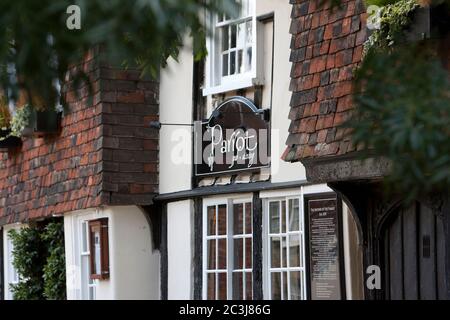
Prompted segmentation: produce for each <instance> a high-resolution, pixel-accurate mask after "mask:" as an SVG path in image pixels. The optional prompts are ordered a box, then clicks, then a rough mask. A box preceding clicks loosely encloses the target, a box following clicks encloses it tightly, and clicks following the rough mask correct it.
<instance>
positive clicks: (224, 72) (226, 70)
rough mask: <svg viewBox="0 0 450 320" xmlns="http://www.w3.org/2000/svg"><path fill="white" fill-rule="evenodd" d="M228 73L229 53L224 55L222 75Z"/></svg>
mask: <svg viewBox="0 0 450 320" xmlns="http://www.w3.org/2000/svg"><path fill="white" fill-rule="evenodd" d="M227 75H228V54H224V55H223V56H222V76H224V77H225V76H227Z"/></svg>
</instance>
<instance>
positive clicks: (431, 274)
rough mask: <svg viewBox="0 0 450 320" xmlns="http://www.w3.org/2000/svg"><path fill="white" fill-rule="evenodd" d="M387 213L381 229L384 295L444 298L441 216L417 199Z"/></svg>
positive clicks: (425, 298) (405, 297)
mask: <svg viewBox="0 0 450 320" xmlns="http://www.w3.org/2000/svg"><path fill="white" fill-rule="evenodd" d="M390 217H391V219H390V220H388V221H387V222H386V224H385V227H384V228H383V229H382V233H381V235H382V238H381V242H382V243H381V250H380V252H381V255H382V260H383V272H384V279H385V298H386V299H391V300H415V299H418V300H430V299H445V290H446V289H445V288H446V284H445V270H444V265H445V247H444V229H443V223H442V220H441V218H440V217H438V216H436V215H435V214H434V213H433V212H432V211H431V209H430V208H428V207H427V206H425V205H424V204H422V203H420V202H416V203H415V204H414V205H412V206H410V207H409V208H407V209H403V208H399V209H397V210H396V211H395V212H392V213H391V214H390Z"/></svg>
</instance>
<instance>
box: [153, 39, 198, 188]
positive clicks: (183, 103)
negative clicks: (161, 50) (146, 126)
mask: <svg viewBox="0 0 450 320" xmlns="http://www.w3.org/2000/svg"><path fill="white" fill-rule="evenodd" d="M193 63H194V60H193V55H192V49H191V46H190V44H187V45H186V46H185V47H184V48H183V49H182V50H181V52H180V55H179V57H178V62H176V61H175V60H173V59H171V58H169V60H168V65H167V67H166V68H165V69H163V70H162V71H161V82H160V109H159V110H160V116H159V117H160V122H161V123H162V124H163V126H162V127H161V130H160V138H159V139H160V143H159V146H160V147H159V158H160V159H161V161H160V163H159V190H160V193H169V192H176V191H181V190H189V189H190V188H191V171H192V149H193V147H192V128H191V127H190V126H184V124H190V123H192V82H193V76H194V74H193ZM165 123H170V124H181V125H176V126H172V125H170V126H167V125H164V124H165Z"/></svg>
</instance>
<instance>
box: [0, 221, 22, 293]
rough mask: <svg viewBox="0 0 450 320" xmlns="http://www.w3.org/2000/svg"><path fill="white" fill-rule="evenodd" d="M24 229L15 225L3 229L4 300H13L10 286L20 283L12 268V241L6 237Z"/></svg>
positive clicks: (15, 271)
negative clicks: (14, 231)
mask: <svg viewBox="0 0 450 320" xmlns="http://www.w3.org/2000/svg"><path fill="white" fill-rule="evenodd" d="M24 227H26V226H25V225H16V226H12V227H8V228H4V229H3V232H4V237H3V241H4V250H5V251H4V252H5V255H4V261H3V263H4V281H5V283H4V292H5V296H4V297H5V300H14V297H13V295H12V292H11V287H10V286H11V285H12V284H18V283H19V282H20V279H19V274H18V273H17V270H16V269H15V268H14V266H13V264H12V261H13V256H12V252H13V250H14V246H13V244H12V240H11V238H10V237H9V235H8V232H9V231H11V230H19V229H21V228H24Z"/></svg>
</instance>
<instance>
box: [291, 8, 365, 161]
mask: <svg viewBox="0 0 450 320" xmlns="http://www.w3.org/2000/svg"><path fill="white" fill-rule="evenodd" d="M290 2H291V3H292V4H293V8H292V15H291V19H292V23H291V30H290V33H291V34H292V42H291V57H290V59H291V62H292V70H291V85H290V90H291V91H292V98H291V103H290V106H291V111H290V113H289V119H290V120H291V125H290V127H289V137H288V139H287V141H286V144H287V146H288V147H287V148H286V151H285V152H284V154H283V159H284V160H286V161H298V160H300V159H304V158H311V157H323V156H333V155H341V154H345V153H348V152H351V151H354V146H353V145H352V144H351V143H350V141H349V137H348V135H346V133H347V132H346V129H344V128H340V127H339V126H340V125H341V124H342V123H343V122H344V121H345V120H346V119H348V117H349V115H350V112H351V109H352V101H351V91H352V70H353V69H354V68H355V66H357V64H358V62H360V60H361V54H362V49H363V47H362V44H363V43H364V41H365V40H366V38H367V31H366V30H367V28H366V27H365V20H366V14H365V8H364V5H363V2H362V1H361V0H357V1H354V0H350V1H348V0H342V1H341V2H342V7H341V9H339V10H335V11H334V12H332V11H331V9H330V8H329V6H328V4H326V5H324V6H322V7H321V6H319V4H318V1H314V0H290Z"/></svg>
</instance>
